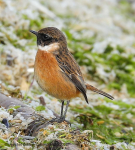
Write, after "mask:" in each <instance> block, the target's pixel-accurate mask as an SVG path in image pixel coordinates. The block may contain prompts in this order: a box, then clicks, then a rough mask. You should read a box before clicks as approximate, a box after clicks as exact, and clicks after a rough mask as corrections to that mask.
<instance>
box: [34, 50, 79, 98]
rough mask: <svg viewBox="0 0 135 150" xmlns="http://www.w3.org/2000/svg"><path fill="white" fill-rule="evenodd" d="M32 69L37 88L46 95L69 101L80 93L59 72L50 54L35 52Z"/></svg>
mask: <svg viewBox="0 0 135 150" xmlns="http://www.w3.org/2000/svg"><path fill="white" fill-rule="evenodd" d="M37 56H38V57H37ZM34 69H35V70H34V72H35V79H36V80H37V82H38V84H39V86H40V87H41V88H42V89H43V90H44V91H46V92H47V93H48V94H50V95H52V96H54V97H56V98H58V99H61V100H64V99H66V100H70V99H72V98H74V97H77V96H79V94H80V91H79V90H78V89H77V88H76V87H75V85H74V84H73V83H72V82H71V81H70V80H69V78H68V77H67V76H66V75H65V74H64V73H63V72H61V70H60V68H59V66H58V64H57V61H56V59H55V57H54V56H53V55H52V54H50V53H44V52H40V53H39V52H37V55H36V61H35V67H34Z"/></svg>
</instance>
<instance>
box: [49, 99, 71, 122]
mask: <svg viewBox="0 0 135 150" xmlns="http://www.w3.org/2000/svg"><path fill="white" fill-rule="evenodd" d="M61 102H62V105H61V116H60V118H53V119H52V120H51V121H50V122H58V123H61V122H63V121H66V122H67V123H68V124H70V125H71V123H70V122H69V121H67V120H65V117H66V113H67V109H68V106H69V101H67V105H66V109H65V112H64V115H63V107H64V101H63V100H62V101H61Z"/></svg>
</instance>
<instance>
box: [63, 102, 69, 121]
mask: <svg viewBox="0 0 135 150" xmlns="http://www.w3.org/2000/svg"><path fill="white" fill-rule="evenodd" d="M69 102H70V101H67V105H66V109H65V112H64V116H63V119H64V120H65V118H66V113H67V110H68V106H69Z"/></svg>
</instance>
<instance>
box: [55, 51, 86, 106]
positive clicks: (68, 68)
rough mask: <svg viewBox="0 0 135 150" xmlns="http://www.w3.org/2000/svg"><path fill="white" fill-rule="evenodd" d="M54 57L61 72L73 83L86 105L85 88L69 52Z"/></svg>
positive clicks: (76, 65)
mask: <svg viewBox="0 0 135 150" xmlns="http://www.w3.org/2000/svg"><path fill="white" fill-rule="evenodd" d="M55 57H56V59H57V62H58V65H59V67H60V68H61V70H62V72H64V73H65V75H66V76H67V77H68V78H69V79H70V80H71V81H72V82H73V84H74V85H75V86H76V88H77V89H78V90H79V91H80V92H81V93H82V94H83V96H84V98H85V100H86V102H87V103H88V98H87V95H86V86H85V83H84V80H83V78H82V73H81V71H80V68H79V66H78V64H77V63H76V61H75V59H74V58H73V56H72V55H71V54H70V52H64V53H63V54H62V55H60V54H55Z"/></svg>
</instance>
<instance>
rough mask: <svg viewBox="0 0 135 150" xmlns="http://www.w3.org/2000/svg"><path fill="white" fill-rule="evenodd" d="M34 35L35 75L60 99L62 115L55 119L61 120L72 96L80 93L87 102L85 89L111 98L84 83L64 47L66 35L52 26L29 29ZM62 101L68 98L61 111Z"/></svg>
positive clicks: (76, 66)
mask: <svg viewBox="0 0 135 150" xmlns="http://www.w3.org/2000/svg"><path fill="white" fill-rule="evenodd" d="M30 32H31V33H33V34H35V35H36V37H37V46H38V51H37V54H36V58H35V65H34V77H35V79H36V81H37V83H38V84H39V86H40V87H41V88H42V89H43V90H44V91H45V92H47V93H48V94H49V95H51V96H53V97H56V98H58V99H60V100H61V101H62V106H61V116H60V118H55V119H54V121H57V122H63V121H64V120H65V116H66V112H67V109H68V106H69V102H70V100H71V99H73V98H75V97H79V96H80V95H83V96H84V98H85V100H86V102H87V103H88V98H87V95H86V92H87V89H88V90H91V91H93V92H96V93H99V94H101V95H103V96H105V97H107V98H109V99H112V100H113V99H114V98H113V97H112V96H111V95H109V94H108V93H105V92H103V91H101V90H98V89H97V88H95V87H93V86H92V85H89V84H87V83H85V82H84V79H83V76H82V73H81V70H80V67H79V65H78V64H77V62H76V61H75V59H74V57H73V56H72V54H71V53H70V52H69V50H68V47H67V41H66V37H65V35H64V34H63V33H62V32H61V31H60V30H59V29H57V28H55V27H47V28H43V29H41V30H39V31H38V32H36V31H33V30H30ZM64 100H67V105H66V109H65V112H63V107H64Z"/></svg>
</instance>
